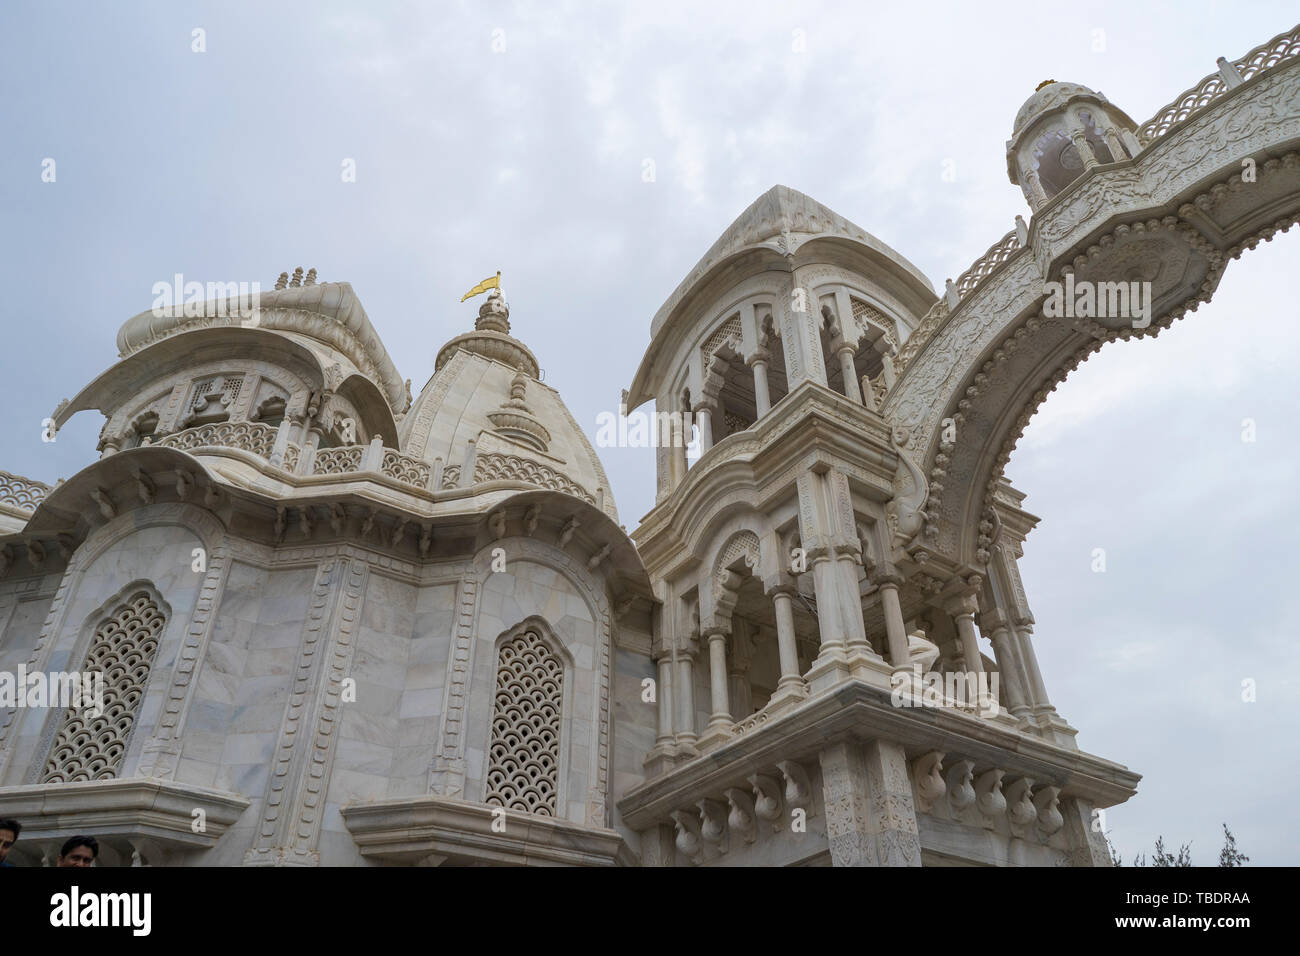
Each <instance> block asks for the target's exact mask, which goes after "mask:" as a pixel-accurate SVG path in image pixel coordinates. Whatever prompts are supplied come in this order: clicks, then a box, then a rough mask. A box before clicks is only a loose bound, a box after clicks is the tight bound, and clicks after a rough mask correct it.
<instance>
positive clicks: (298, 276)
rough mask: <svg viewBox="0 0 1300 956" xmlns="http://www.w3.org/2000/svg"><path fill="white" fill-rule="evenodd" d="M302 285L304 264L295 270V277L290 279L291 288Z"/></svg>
mask: <svg viewBox="0 0 1300 956" xmlns="http://www.w3.org/2000/svg"><path fill="white" fill-rule="evenodd" d="M301 285H302V266H299V267H298V268H296V269H294V270H293V278H292V279H290V280H289V288H290V289H296V288H298V287H299V286H301Z"/></svg>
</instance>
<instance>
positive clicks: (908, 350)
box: [896, 229, 1024, 371]
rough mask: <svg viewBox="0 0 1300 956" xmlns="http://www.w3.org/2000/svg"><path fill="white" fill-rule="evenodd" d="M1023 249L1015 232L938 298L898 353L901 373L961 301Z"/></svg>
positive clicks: (994, 247) (1007, 236)
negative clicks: (946, 293) (945, 293)
mask: <svg viewBox="0 0 1300 956" xmlns="http://www.w3.org/2000/svg"><path fill="white" fill-rule="evenodd" d="M1022 248H1024V247H1023V246H1022V245H1021V244H1020V236H1019V233H1018V231H1017V230H1015V229H1012V230H1011V231H1010V232H1008V233H1007V234H1006V235H1005V236H1003V237H1002V238H1001V239H999V240H998V241H997V242H995V243H993V245H992V246H990V247H989V249H988V251H986V252H985V253H984V255H982V256H980V257H979V258H978V259H976V260H975V261H974V262H973V263H972V264H971V267H970V268H969V269H967V270H966V271H965V272H963V273H962V274H961V275H960V276H958V277H957V281H956V282H954V283H953V284H952V289H951V290H950V291H949V293H948V295H944V296H940V297H939V301H938V302H936V303H935V304H934V305H933V306H931V307H930V311H929V312H927V313H926V314H925V316H924V318H922V319H921V321H920V323H918V324H917V326H916V329H915V331H913V332H912V334H911V335H910V336H908V339H907V341H906V342H904V343H903V347H902V348H901V349H899V352H898V361H897V363H896V365H897V367H898V369H899V371H901V370H903V369H905V368H907V365H908V363H909V362H911V361H912V359H914V358H916V356H917V355H919V354H920V352H921V349H922V348H923V347H924V346H925V343H926V342H928V341H929V340H930V337H931V336H932V335H934V333H935V332H937V331H938V330H939V328H940V327H941V326H942V325H943V323H944V321H945V320H947V318H948V316H949V315H950V314H951V313H952V311H953V310H954V309H955V308H956V307H957V305H958V304H959V303H960V302H961V300H962V299H965V298H966V297H967V296H969V295H970V294H971V293H972V292H974V291H975V290H976V289H978V288H979V287H980V285H981V284H983V282H984V280H986V279H987V278H988V277H989V276H991V275H993V273H995V272H997V271H998V269H999V268H1000V267H1002V266H1003V265H1005V264H1006V263H1007V262H1009V261H1010V260H1011V257H1012V256H1014V255H1015V254H1016V253H1017V252H1019V251H1020V250H1021V249H1022Z"/></svg>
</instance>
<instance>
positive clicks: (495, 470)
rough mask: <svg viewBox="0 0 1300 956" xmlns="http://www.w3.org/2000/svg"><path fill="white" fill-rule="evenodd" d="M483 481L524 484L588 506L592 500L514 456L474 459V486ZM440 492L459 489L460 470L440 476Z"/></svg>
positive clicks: (563, 478) (551, 471) (546, 468)
mask: <svg viewBox="0 0 1300 956" xmlns="http://www.w3.org/2000/svg"><path fill="white" fill-rule="evenodd" d="M485 481H521V482H524V483H525V484H530V485H537V486H538V487H539V488H549V489H550V490H551V491H562V492H564V493H565V494H569V495H573V496H574V497H575V498H581V499H582V500H583V501H586V502H588V503H590V504H596V499H595V497H594V496H593V495H591V494H589V493H588V492H587V490H586V489H585V488H583V487H582V486H581V485H579V484H578V483H577V482H576V481H573V480H572V479H571V478H569V477H568V476H567V475H563V474H561V473H560V472H558V471H556V470H555V469H554V468H551V467H550V466H548V465H543V464H542V463H540V462H536V461H532V460H530V459H528V458H520V457H519V456H518V455H500V454H495V453H485V454H481V455H476V456H475V458H474V479H473V483H474V484H479V483H481V482H485ZM442 487H443V488H458V487H461V469H460V467H459V466H456V465H452V466H449V467H448V468H446V469H445V470H444V471H443V473H442Z"/></svg>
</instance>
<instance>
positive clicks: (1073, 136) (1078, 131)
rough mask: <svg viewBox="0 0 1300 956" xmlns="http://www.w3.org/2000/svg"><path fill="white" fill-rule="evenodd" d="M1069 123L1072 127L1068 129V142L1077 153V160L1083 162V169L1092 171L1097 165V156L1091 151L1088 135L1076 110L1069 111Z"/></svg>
mask: <svg viewBox="0 0 1300 956" xmlns="http://www.w3.org/2000/svg"><path fill="white" fill-rule="evenodd" d="M1069 116H1070V121H1071V122H1072V123H1073V124H1074V126H1073V127H1072V128H1071V129H1070V142H1072V143H1073V144H1074V148H1075V149H1076V150H1078V152H1079V159H1081V160H1082V161H1083V168H1084V169H1092V167H1094V166H1096V165H1097V154H1096V153H1094V152H1093V151H1092V146H1091V145H1090V144H1089V143H1088V134H1087V132H1086V131H1085V129H1084V126H1083V117H1082V116H1080V115H1079V113H1078V111H1077V110H1073V109H1072V110H1070V111H1069Z"/></svg>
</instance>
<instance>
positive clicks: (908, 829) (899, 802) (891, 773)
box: [819, 740, 921, 866]
mask: <svg viewBox="0 0 1300 956" xmlns="http://www.w3.org/2000/svg"><path fill="white" fill-rule="evenodd" d="M819 759H820V762H821V768H822V791H823V796H824V799H825V806H826V836H827V840H828V842H829V844H830V851H831V864H832V865H833V866H920V865H921V838H920V835H919V832H918V830H917V824H916V809H915V807H914V806H913V804H912V785H911V782H910V780H909V779H908V776H907V758H906V755H905V754H904V752H903V748H902V747H901V746H899V745H898V744H895V743H890V742H889V741H884V740H873V741H871V742H869V743H867V744H866V745H865V746H864V745H861V744H858V743H857V742H856V741H841V742H837V743H835V744H832V745H831V746H829V747H827V748H826V749H825V750H823V751H822V752H821V754H820V755H819Z"/></svg>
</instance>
